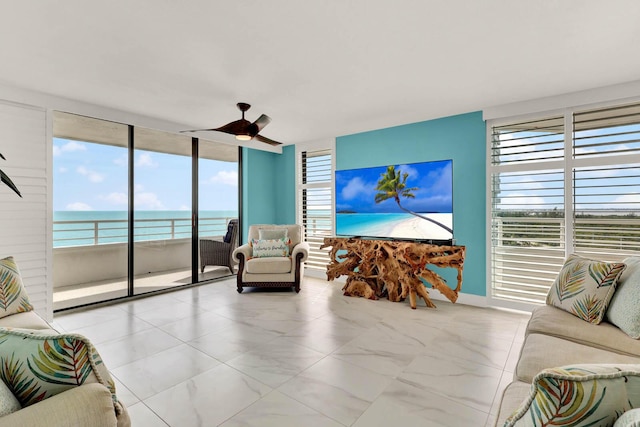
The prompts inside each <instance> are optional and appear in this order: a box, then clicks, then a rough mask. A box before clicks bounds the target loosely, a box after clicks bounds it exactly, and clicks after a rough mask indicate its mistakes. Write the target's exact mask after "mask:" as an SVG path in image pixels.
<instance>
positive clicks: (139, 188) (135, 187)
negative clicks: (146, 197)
mask: <svg viewBox="0 0 640 427" xmlns="http://www.w3.org/2000/svg"><path fill="white" fill-rule="evenodd" d="M142 190H144V186H143V185H142V184H135V185H134V186H133V191H134V192H135V193H138V192H140V191H142Z"/></svg>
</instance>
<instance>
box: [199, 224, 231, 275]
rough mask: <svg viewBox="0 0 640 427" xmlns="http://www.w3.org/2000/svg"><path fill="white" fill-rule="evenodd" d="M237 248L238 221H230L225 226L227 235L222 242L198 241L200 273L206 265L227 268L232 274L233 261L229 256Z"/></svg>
mask: <svg viewBox="0 0 640 427" xmlns="http://www.w3.org/2000/svg"><path fill="white" fill-rule="evenodd" d="M237 247H238V220H237V219H232V220H230V221H229V224H228V225H227V234H225V236H224V239H223V241H222V242H220V241H218V240H207V239H200V271H201V272H203V273H204V267H205V266H207V265H219V266H223V267H227V268H228V269H229V270H230V271H231V273H232V274H233V265H234V264H235V261H234V259H233V257H232V256H231V255H232V254H233V251H234V250H235V249H236V248H237Z"/></svg>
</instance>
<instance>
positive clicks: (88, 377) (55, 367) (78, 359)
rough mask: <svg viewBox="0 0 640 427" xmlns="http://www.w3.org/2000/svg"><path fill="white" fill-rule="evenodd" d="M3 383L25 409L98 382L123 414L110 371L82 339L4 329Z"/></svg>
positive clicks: (0, 333)
mask: <svg viewBox="0 0 640 427" xmlns="http://www.w3.org/2000/svg"><path fill="white" fill-rule="evenodd" d="M0 379H1V380H2V381H4V383H5V384H7V386H9V388H10V389H11V391H12V393H13V395H14V396H15V397H16V398H17V399H18V401H19V402H20V404H21V405H22V407H26V406H29V405H32V404H34V403H37V402H40V401H41V400H44V399H47V398H49V397H51V396H54V395H56V394H59V393H62V392H63V391H65V390H68V389H70V388H73V387H77V386H79V385H82V384H84V383H96V382H97V383H100V384H102V385H104V386H105V387H107V388H108V389H109V391H111V396H112V398H113V404H114V407H115V411H116V414H117V415H120V414H121V413H122V411H123V408H122V405H121V404H120V402H119V401H118V399H117V397H116V388H115V384H114V382H113V379H112V378H111V375H110V374H109V371H108V370H107V367H106V366H105V365H104V363H103V362H102V359H101V358H100V355H99V354H98V352H97V351H96V349H95V348H94V347H93V345H92V344H91V342H90V341H89V340H88V339H87V338H85V337H83V336H82V335H78V334H61V335H51V334H50V333H47V332H46V331H34V330H30V329H17V328H0Z"/></svg>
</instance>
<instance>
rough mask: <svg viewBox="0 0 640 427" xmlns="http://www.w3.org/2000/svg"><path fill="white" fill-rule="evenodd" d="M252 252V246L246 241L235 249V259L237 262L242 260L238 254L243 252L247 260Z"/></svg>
mask: <svg viewBox="0 0 640 427" xmlns="http://www.w3.org/2000/svg"><path fill="white" fill-rule="evenodd" d="M252 253H253V251H252V250H251V246H249V244H248V243H245V244H244V245H242V246H238V247H237V248H235V250H234V251H233V259H234V260H235V261H237V262H240V257H239V256H238V255H239V254H242V255H243V256H244V260H245V261H246V260H248V259H249V258H251V254H252Z"/></svg>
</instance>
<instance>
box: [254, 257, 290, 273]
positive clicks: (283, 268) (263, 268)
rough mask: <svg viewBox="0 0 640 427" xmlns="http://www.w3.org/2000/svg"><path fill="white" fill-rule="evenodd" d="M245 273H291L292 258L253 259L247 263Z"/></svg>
mask: <svg viewBox="0 0 640 427" xmlns="http://www.w3.org/2000/svg"><path fill="white" fill-rule="evenodd" d="M245 271H246V272H247V273H251V274H281V273H290V272H291V258H289V257H271V258H251V259H250V260H249V261H247V263H246V266H245Z"/></svg>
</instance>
